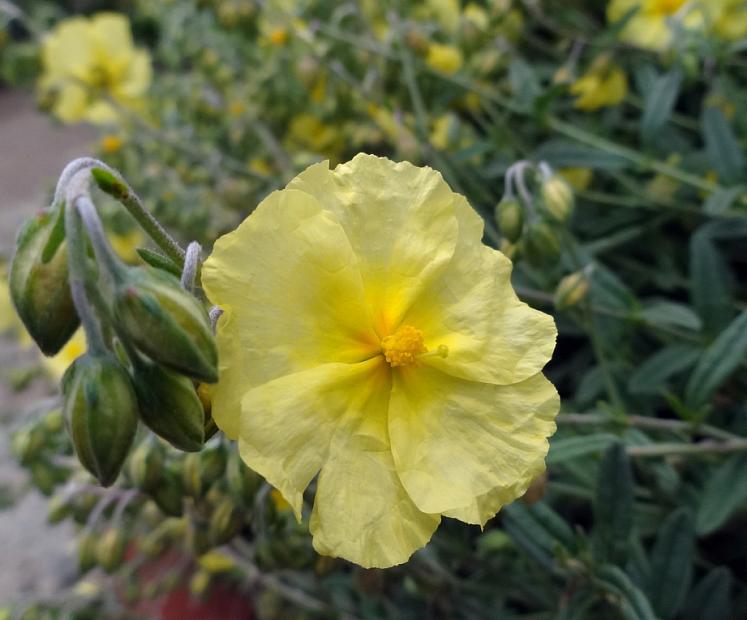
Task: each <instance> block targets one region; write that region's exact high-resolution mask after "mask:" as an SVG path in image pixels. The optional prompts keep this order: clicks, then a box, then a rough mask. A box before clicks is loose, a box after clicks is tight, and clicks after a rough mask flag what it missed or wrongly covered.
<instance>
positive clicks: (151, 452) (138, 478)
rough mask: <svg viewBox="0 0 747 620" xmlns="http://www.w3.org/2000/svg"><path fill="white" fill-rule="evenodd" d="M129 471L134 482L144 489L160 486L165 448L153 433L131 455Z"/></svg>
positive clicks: (148, 489)
mask: <svg viewBox="0 0 747 620" xmlns="http://www.w3.org/2000/svg"><path fill="white" fill-rule="evenodd" d="M128 472H129V474H130V478H131V479H132V483H133V484H134V485H135V487H137V488H138V489H140V490H142V491H150V490H152V489H154V488H155V487H156V486H158V484H159V482H160V481H161V479H162V472H163V449H162V447H161V444H160V443H159V441H158V440H157V439H155V438H154V437H153V436H152V435H149V436H148V437H146V438H145V439H143V441H141V442H140V445H139V446H138V447H137V448H136V449H135V450H134V451H133V453H132V455H131V456H130V461H129V466H128Z"/></svg>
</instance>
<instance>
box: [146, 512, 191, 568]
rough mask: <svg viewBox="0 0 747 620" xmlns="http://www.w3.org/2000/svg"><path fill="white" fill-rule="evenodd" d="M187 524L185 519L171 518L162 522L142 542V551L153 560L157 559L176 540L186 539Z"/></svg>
mask: <svg viewBox="0 0 747 620" xmlns="http://www.w3.org/2000/svg"><path fill="white" fill-rule="evenodd" d="M186 530H187V524H186V522H185V521H184V519H181V518H174V517H170V518H168V519H165V520H164V521H162V522H161V523H160V524H159V525H158V526H156V527H155V528H154V529H152V530H151V531H150V532H148V534H147V535H146V536H145V537H143V538H142V540H141V541H140V545H139V547H140V551H142V552H143V553H144V554H145V555H147V556H148V557H151V558H155V557H157V556H159V555H161V553H163V551H164V550H165V549H166V546H167V545H168V544H169V543H170V542H173V541H175V540H178V539H180V538H184V534H185V532H186Z"/></svg>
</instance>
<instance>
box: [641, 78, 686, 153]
mask: <svg viewBox="0 0 747 620" xmlns="http://www.w3.org/2000/svg"><path fill="white" fill-rule="evenodd" d="M681 83H682V72H681V71H679V70H678V69H673V70H672V71H669V72H668V73H665V74H664V75H661V76H658V77H657V78H656V79H655V80H654V81H653V83H652V84H651V87H650V89H649V90H647V91H646V93H645V95H644V103H643V116H642V117H641V127H640V131H641V138H643V140H644V141H646V142H651V141H652V140H654V139H656V135H657V133H658V132H659V130H660V129H661V128H662V127H663V126H664V124H665V123H666V122H667V121H668V120H669V118H670V117H671V116H672V110H673V109H674V104H675V102H676V101H677V96H678V95H679V92H680V84H681Z"/></svg>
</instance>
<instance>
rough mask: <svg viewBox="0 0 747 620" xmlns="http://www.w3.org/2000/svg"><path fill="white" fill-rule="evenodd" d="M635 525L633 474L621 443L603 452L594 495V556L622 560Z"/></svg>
mask: <svg viewBox="0 0 747 620" xmlns="http://www.w3.org/2000/svg"><path fill="white" fill-rule="evenodd" d="M632 527H633V473H632V471H631V467H630V460H629V458H628V455H627V454H626V452H625V448H624V446H623V445H622V444H621V443H614V444H612V445H611V446H610V447H609V448H607V451H606V452H605V453H604V457H603V458H602V462H601V464H600V467H599V473H598V477H597V490H596V496H595V498H594V541H593V550H594V555H595V557H596V559H597V560H598V561H602V562H604V561H611V562H615V563H619V562H622V561H624V559H625V556H626V555H627V552H628V538H629V537H630V532H631V530H632Z"/></svg>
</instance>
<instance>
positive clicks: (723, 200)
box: [703, 185, 747, 215]
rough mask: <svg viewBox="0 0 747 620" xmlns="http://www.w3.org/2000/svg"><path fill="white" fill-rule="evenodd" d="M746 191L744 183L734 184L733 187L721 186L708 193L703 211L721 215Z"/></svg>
mask: <svg viewBox="0 0 747 620" xmlns="http://www.w3.org/2000/svg"><path fill="white" fill-rule="evenodd" d="M746 191H747V188H745V187H744V185H735V186H734V187H723V188H721V189H718V190H716V191H715V192H712V193H710V194H708V198H706V201H705V203H704V204H703V211H705V212H706V213H707V214H708V215H722V214H724V213H726V212H727V211H728V210H729V207H731V205H732V204H733V202H734V201H735V200H736V199H737V198H738V197H739V196H741V195H742V194H743V193H745V192H746Z"/></svg>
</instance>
